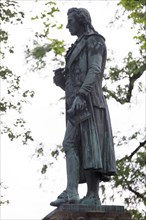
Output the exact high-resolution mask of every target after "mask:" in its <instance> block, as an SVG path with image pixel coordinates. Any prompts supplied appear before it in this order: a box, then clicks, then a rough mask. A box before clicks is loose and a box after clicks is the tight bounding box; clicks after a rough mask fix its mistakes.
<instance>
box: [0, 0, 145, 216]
mask: <svg viewBox="0 0 146 220" xmlns="http://www.w3.org/2000/svg"><path fill="white" fill-rule="evenodd" d="M38 2H39V1H38ZM117 3H118V4H117V13H116V15H115V16H114V18H113V20H112V21H111V23H110V25H111V26H114V25H115V24H116V23H117V24H118V25H120V23H121V22H122V23H123V22H125V23H124V24H126V22H130V23H131V29H135V31H136V32H135V33H136V35H135V36H133V38H134V40H135V48H136V50H137V51H136V53H134V54H133V52H131V51H129V53H128V54H127V56H126V57H125V58H122V59H121V61H120V64H119V62H117V61H116V57H114V54H113V55H111V54H110V56H109V57H108V63H107V68H106V71H105V76H104V86H103V90H104V94H105V96H106V98H107V99H109V100H114V101H116V102H117V103H119V104H120V105H121V107H123V106H125V107H126V106H127V105H128V106H129V107H131V108H133V106H134V105H135V99H138V97H139V95H140V94H143V93H144V92H145V84H144V81H143V80H144V73H145V71H146V62H145V61H146V53H145V50H146V35H145V31H146V14H145V9H146V1H145V0H139V1H137V0H121V1H118V2H117ZM35 4H37V1H36V3H35ZM0 6H1V7H0V8H1V23H2V29H1V31H0V39H1V42H2V44H1V51H0V53H1V57H2V59H3V61H2V64H1V69H0V77H1V85H2V95H1V102H0V111H1V116H2V117H1V119H2V129H1V133H2V135H5V136H6V135H7V136H8V137H9V138H10V140H11V141H15V139H18V138H19V139H20V140H21V141H22V142H23V144H27V143H28V141H33V142H35V141H36V140H34V138H33V137H32V134H31V130H30V129H28V128H27V126H28V125H27V124H26V122H25V118H23V117H22V111H23V107H24V106H25V105H27V103H28V102H31V99H32V98H33V97H34V91H31V90H30V89H29V88H25V89H24V87H23V86H22V81H23V77H22V74H21V73H14V72H13V71H12V70H10V69H9V67H8V66H7V62H6V56H7V54H8V53H10V54H12V55H13V54H14V52H15V48H14V47H13V45H10V44H9V32H10V27H12V26H13V25H21V24H22V23H23V20H24V18H25V14H24V12H23V10H21V9H20V7H19V1H18V2H17V1H12V0H6V1H2V2H1V3H0ZM57 13H59V7H58V6H57V2H51V1H45V10H44V11H42V12H41V13H40V14H37V15H36V16H33V17H32V19H31V20H32V21H31V22H34V23H35V22H37V21H39V22H41V24H42V26H41V27H42V28H41V30H38V29H37V30H36V32H35V33H34V39H33V41H31V42H28V44H27V45H26V50H25V56H26V62H27V64H28V66H29V68H30V69H31V71H33V72H34V73H35V72H37V71H38V70H39V71H41V70H43V69H44V68H45V67H46V65H48V64H47V63H48V57H49V60H50V62H49V63H54V65H57V66H58V65H62V66H63V65H64V54H65V51H66V49H67V47H68V45H66V44H65V42H64V40H62V39H61V38H60V37H59V35H58V37H55V36H56V35H55V34H54V36H53V35H51V34H50V33H51V31H52V30H53V32H54V33H55V31H59V30H61V29H62V27H63V25H62V24H60V23H59V22H57V21H56V15H57ZM120 43H121V42H120ZM50 57H51V59H50ZM45 69H46V68H45ZM14 112H15V113H14ZM9 114H10V115H11V114H15V119H14V120H12V122H11V124H10V123H8V121H7V115H9ZM138 115H139V112H138V113H137V117H138ZM46 117H47V116H46ZM119 117H120V116H119ZM144 120H145V119H144ZM114 142H115V148H116V149H117V150H119V151H120V152H122V154H121V155H120V157H119V158H117V173H118V175H117V176H115V177H114V178H113V179H112V182H111V185H110V186H109V185H106V184H104V185H103V184H102V185H101V189H102V198H103V201H105V200H106V199H107V196H108V195H107V194H106V189H107V188H108V187H112V188H113V194H112V195H110V199H111V200H114V199H116V196H115V195H116V194H115V192H116V193H118V194H119V195H120V196H121V197H122V198H124V203H125V207H126V208H127V209H128V210H129V211H130V212H131V213H132V215H133V216H134V217H135V218H137V219H139V220H144V219H145V214H146V213H145V210H144V205H146V193H145V163H146V153H145V148H146V137H145V127H141V128H139V127H137V128H136V129H135V130H131V132H129V133H128V134H126V135H123V134H122V132H120V131H117V133H115V134H114ZM129 146H130V149H131V150H130V151H129V150H126V151H125V152H124V150H125V149H128V148H129ZM44 148H45V147H44V145H43V143H39V147H38V148H37V149H36V151H35V156H36V157H37V158H40V157H41V158H45V157H46V154H45V149H44ZM61 152H62V146H60V145H58V143H56V148H55V149H54V150H53V151H51V156H52V157H53V158H55V160H56V159H57V158H58V155H59V154H60V153H61ZM44 161H45V162H44V164H43V165H42V168H41V169H40V170H41V173H42V174H43V175H47V173H48V168H49V167H50V165H51V163H52V162H51V163H50V161H47V159H45V160H44ZM3 202H4V201H2V203H3Z"/></svg>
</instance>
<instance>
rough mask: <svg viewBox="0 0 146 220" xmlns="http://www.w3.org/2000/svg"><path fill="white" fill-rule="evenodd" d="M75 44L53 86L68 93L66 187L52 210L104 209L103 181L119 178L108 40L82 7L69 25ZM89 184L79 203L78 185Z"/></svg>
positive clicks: (70, 17) (71, 12) (72, 13)
mask: <svg viewBox="0 0 146 220" xmlns="http://www.w3.org/2000/svg"><path fill="white" fill-rule="evenodd" d="M67 28H68V29H69V31H70V33H71V35H76V36H77V40H76V42H75V43H74V44H73V45H72V46H71V48H69V50H68V51H67V54H66V56H65V59H66V66H65V68H64V69H62V68H60V69H57V70H55V76H54V83H55V84H56V85H57V86H60V87H61V88H62V89H63V90H64V91H65V96H66V132H65V137H64V141H63V148H64V151H65V154H66V168H67V187H66V190H65V191H63V192H62V193H61V194H60V195H59V196H58V198H57V199H56V200H55V201H53V202H51V203H50V205H52V206H60V205H61V204H68V203H79V204H84V205H85V204H87V205H97V206H99V205H101V202H100V198H99V194H98V192H99V183H100V181H109V180H110V176H112V175H115V174H116V163H115V153H114V146H113V136H112V128H111V122H110V116H109V112H108V107H107V103H106V100H105V98H104V95H103V91H102V78H103V73H104V69H105V63H106V56H107V50H106V45H105V39H104V37H103V36H101V35H100V34H99V33H98V32H96V31H95V30H94V28H93V26H92V23H91V17H90V14H89V12H88V11H87V10H86V9H84V8H70V9H69V10H68V24H67ZM79 183H87V194H86V196H85V197H84V198H82V199H81V200H80V199H79V194H78V184H79Z"/></svg>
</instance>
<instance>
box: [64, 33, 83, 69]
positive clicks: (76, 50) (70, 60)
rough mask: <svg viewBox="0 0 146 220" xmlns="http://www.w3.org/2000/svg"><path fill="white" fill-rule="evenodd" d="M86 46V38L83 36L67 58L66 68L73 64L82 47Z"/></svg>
mask: <svg viewBox="0 0 146 220" xmlns="http://www.w3.org/2000/svg"><path fill="white" fill-rule="evenodd" d="M85 44H86V37H85V36H83V37H82V38H81V39H80V41H79V42H78V43H77V45H76V46H75V48H74V49H73V51H72V52H71V53H70V54H69V55H68V56H67V63H66V67H67V68H70V66H71V64H72V63H73V61H74V59H75V58H76V57H77V56H78V54H79V53H80V52H81V50H82V49H83V47H84V46H85Z"/></svg>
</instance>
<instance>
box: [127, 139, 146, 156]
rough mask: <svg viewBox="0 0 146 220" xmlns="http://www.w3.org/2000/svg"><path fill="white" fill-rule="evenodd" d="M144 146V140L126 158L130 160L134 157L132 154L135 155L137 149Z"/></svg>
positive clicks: (145, 143) (145, 142)
mask: <svg viewBox="0 0 146 220" xmlns="http://www.w3.org/2000/svg"><path fill="white" fill-rule="evenodd" d="M144 145H146V140H145V141H143V142H140V144H139V146H138V147H137V148H136V149H135V150H134V151H133V152H132V153H131V154H130V155H129V156H128V158H129V159H131V158H132V157H133V156H134V154H136V153H137V151H139V149H140V148H141V147H143V146H144Z"/></svg>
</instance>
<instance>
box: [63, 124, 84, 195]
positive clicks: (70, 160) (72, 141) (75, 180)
mask: <svg viewBox="0 0 146 220" xmlns="http://www.w3.org/2000/svg"><path fill="white" fill-rule="evenodd" d="M79 139H80V137H79V127H78V126H76V127H75V126H73V125H72V124H71V123H70V122H68V123H67V128H66V133H65V137H64V141H63V148H64V150H65V154H66V170H67V188H66V190H67V191H70V192H72V193H75V194H78V184H79V166H80V162H79V152H78V151H79V148H78V146H79Z"/></svg>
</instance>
